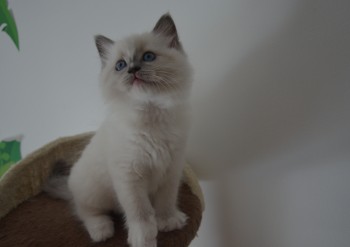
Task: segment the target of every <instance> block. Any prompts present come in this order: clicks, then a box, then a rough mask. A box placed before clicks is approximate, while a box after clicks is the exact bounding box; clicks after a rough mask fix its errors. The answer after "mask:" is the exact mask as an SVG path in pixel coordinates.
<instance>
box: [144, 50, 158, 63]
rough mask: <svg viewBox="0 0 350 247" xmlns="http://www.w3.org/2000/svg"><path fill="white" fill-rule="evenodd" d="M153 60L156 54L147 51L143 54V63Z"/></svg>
mask: <svg viewBox="0 0 350 247" xmlns="http://www.w3.org/2000/svg"><path fill="white" fill-rule="evenodd" d="M154 59H156V54H154V53H153V52H150V51H148V52H145V53H144V54H143V61H145V62H152V61H154Z"/></svg>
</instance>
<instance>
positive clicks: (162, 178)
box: [68, 14, 191, 247]
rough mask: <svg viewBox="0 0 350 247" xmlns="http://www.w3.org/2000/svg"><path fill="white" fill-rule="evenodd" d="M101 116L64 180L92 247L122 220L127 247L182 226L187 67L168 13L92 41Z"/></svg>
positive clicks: (147, 246)
mask: <svg viewBox="0 0 350 247" xmlns="http://www.w3.org/2000/svg"><path fill="white" fill-rule="evenodd" d="M95 40H96V46H97V49H98V52H99V54H100V57H101V60H102V71H101V75H100V83H101V89H102V93H103V95H104V97H105V100H106V102H107V105H108V110H109V111H108V114H107V116H106V119H105V121H104V122H103V124H102V126H101V127H100V128H99V129H98V131H97V132H96V134H95V135H94V137H93V138H92V140H91V142H90V143H89V144H88V146H87V147H86V149H85V150H84V151H83V153H82V156H81V158H80V159H79V160H78V162H77V163H76V164H75V165H74V166H73V168H72V170H71V173H70V176H69V178H68V188H69V191H70V193H71V194H72V198H73V204H74V206H75V210H76V213H77V215H78V217H79V218H80V219H81V221H82V222H83V223H84V226H85V227H86V229H87V231H88V232H89V234H90V236H91V238H92V240H93V241H96V242H98V241H103V240H105V239H107V238H109V237H111V236H113V232H114V225H113V221H112V219H111V218H110V216H109V214H108V213H109V212H110V211H115V212H122V213H124V214H125V219H126V226H127V228H128V243H129V244H130V245H131V246H132V247H155V246H157V241H156V237H157V233H158V230H159V231H171V230H174V229H179V228H182V227H183V226H184V225H185V224H186V219H187V217H186V215H185V214H184V213H182V212H181V211H179V209H178V208H177V195H178V188H179V184H180V179H181V175H182V170H183V166H184V152H185V145H186V138H187V131H188V116H187V113H188V95H189V90H190V86H191V69H190V65H189V62H188V60H187V57H186V54H185V52H184V51H183V48H182V45H181V43H180V41H179V38H178V34H177V31H176V27H175V24H174V22H173V20H172V18H171V16H170V15H169V14H165V15H163V16H162V17H161V18H160V19H159V21H158V22H157V24H156V25H155V27H154V29H153V30H152V31H151V32H149V33H144V34H140V35H133V36H130V37H127V38H125V39H123V40H120V41H116V42H114V41H112V40H110V39H108V38H106V37H104V36H101V35H99V36H96V38H95Z"/></svg>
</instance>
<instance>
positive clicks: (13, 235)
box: [0, 133, 204, 247]
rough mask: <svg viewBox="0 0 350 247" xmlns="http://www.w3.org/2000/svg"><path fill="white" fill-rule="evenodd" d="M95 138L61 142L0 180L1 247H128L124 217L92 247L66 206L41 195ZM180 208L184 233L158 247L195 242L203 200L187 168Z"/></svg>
mask: <svg viewBox="0 0 350 247" xmlns="http://www.w3.org/2000/svg"><path fill="white" fill-rule="evenodd" d="M92 135H93V133H88V134H83V135H78V136H74V137H68V138H61V139H58V140H57V141H55V142H53V143H50V144H48V145H46V146H44V147H43V148H41V149H39V150H38V151H36V152H35V153H33V154H31V155H29V156H28V157H27V158H25V159H24V160H23V161H21V162H20V163H19V164H17V165H16V166H14V167H13V168H12V169H10V171H9V172H8V173H7V174H6V175H5V176H4V177H3V178H2V179H1V180H0V246H1V247H13V246H21V247H26V246H33V247H44V246H45V247H56V246H57V247H58V246H65V247H73V246H74V247H76V246H96V247H99V246H101V247H104V246H106V247H107V246H114V247H117V246H120V247H124V246H125V247H126V246H128V245H127V243H126V239H127V232H126V230H125V229H124V222H123V217H122V216H121V215H115V216H114V220H115V234H114V236H113V237H112V238H111V239H109V240H107V241H106V242H102V243H92V242H91V240H90V238H89V236H88V234H87V232H86V230H85V229H84V227H83V226H82V224H81V223H80V222H79V221H78V220H77V219H76V218H75V217H74V216H73V215H72V211H71V209H70V206H69V204H68V203H67V202H66V201H63V200H59V199H53V198H51V197H49V196H48V195H46V194H45V193H43V192H41V186H42V184H43V183H44V182H45V181H46V179H47V178H48V176H49V174H50V172H51V169H52V168H53V166H54V164H55V163H57V162H62V161H64V162H66V163H68V164H73V163H74V162H75V160H76V159H77V158H78V157H79V155H80V153H81V150H82V149H83V148H84V147H85V145H86V144H87V143H88V142H89V140H90V138H91V136H92ZM179 207H180V209H181V210H183V212H185V213H186V214H187V216H189V219H188V222H187V224H186V226H185V227H184V228H183V229H180V230H175V231H172V232H160V233H159V234H158V246H159V247H182V246H184V247H185V246H188V245H189V244H190V242H191V241H192V239H193V238H194V237H195V236H196V232H197V230H198V228H199V225H200V222H201V217H202V211H203V209H204V203H203V196H202V193H201V190H200V187H199V185H198V182H197V179H196V177H195V176H194V174H193V173H192V171H191V170H190V168H189V167H186V169H185V172H184V183H183V184H182V186H181V188H180V193H179Z"/></svg>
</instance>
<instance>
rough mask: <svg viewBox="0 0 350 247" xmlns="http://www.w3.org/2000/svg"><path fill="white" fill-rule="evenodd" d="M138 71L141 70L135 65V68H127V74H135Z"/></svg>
mask: <svg viewBox="0 0 350 247" xmlns="http://www.w3.org/2000/svg"><path fill="white" fill-rule="evenodd" d="M140 69H141V67H140V66H137V65H136V66H133V67H131V68H129V70H128V73H129V74H135V73H136V72H137V71H139V70H140Z"/></svg>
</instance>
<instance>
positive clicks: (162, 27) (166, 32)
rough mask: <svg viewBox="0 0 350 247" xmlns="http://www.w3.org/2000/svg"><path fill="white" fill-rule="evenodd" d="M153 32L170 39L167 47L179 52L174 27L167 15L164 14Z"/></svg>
mask: <svg viewBox="0 0 350 247" xmlns="http://www.w3.org/2000/svg"><path fill="white" fill-rule="evenodd" d="M153 32H154V33H156V34H161V35H163V36H166V37H168V38H170V39H171V41H170V43H169V46H170V47H172V48H176V49H178V50H181V49H182V48H181V43H180V40H179V36H178V35H177V31H176V26H175V23H174V21H173V19H172V18H171V16H170V14H169V13H166V14H164V15H163V16H162V17H160V19H159V20H158V22H157V24H156V25H155V26H154V28H153Z"/></svg>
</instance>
